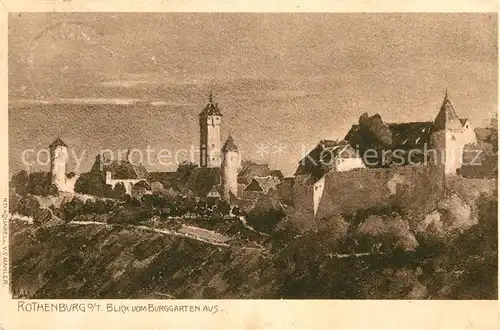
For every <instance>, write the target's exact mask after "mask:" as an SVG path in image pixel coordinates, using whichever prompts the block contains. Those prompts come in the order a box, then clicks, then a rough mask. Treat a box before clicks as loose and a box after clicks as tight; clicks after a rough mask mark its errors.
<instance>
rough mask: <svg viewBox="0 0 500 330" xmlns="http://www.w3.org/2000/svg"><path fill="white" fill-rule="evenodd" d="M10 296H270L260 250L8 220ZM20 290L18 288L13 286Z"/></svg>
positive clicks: (269, 274) (270, 271) (267, 267)
mask: <svg viewBox="0 0 500 330" xmlns="http://www.w3.org/2000/svg"><path fill="white" fill-rule="evenodd" d="M10 240H11V241H10V245H11V247H10V251H11V260H12V263H11V265H12V288H13V292H14V296H20V295H21V296H22V297H29V298H52V299H57V298H66V299H68V298H107V299H110V298H123V299H125V298H144V299H146V298H165V297H167V298H168V297H175V298H270V297H272V296H275V295H276V293H275V292H274V289H273V281H274V279H275V278H276V274H274V268H273V267H272V263H271V262H269V261H268V260H267V257H266V253H265V252H264V251H262V250H257V249H245V248H235V247H231V248H227V247H217V246H212V245H210V244H206V243H202V242H198V241H196V240H192V239H185V238H181V237H172V236H167V235H162V234H158V233H153V232H148V231H144V230H139V229H133V228H124V227H119V226H81V225H80V226H77V225H71V224H66V225H61V226H56V227H50V228H38V229H35V228H33V227H32V226H29V225H24V224H22V223H20V222H13V223H12V224H11V238H10ZM20 288H22V290H21V291H20Z"/></svg>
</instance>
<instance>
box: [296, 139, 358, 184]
mask: <svg viewBox="0 0 500 330" xmlns="http://www.w3.org/2000/svg"><path fill="white" fill-rule="evenodd" d="M356 157H357V155H356V151H355V150H354V148H353V147H352V146H351V145H349V143H348V142H347V141H332V140H321V141H320V142H319V143H318V144H317V145H316V147H315V148H314V149H313V150H311V151H310V152H309V154H307V156H306V157H304V158H302V159H301V160H300V162H299V167H298V168H297V170H296V172H295V175H303V174H310V175H313V176H314V177H316V178H319V177H321V176H323V175H324V174H325V173H326V172H328V171H329V170H330V169H331V168H332V166H333V165H335V161H334V159H337V158H356Z"/></svg>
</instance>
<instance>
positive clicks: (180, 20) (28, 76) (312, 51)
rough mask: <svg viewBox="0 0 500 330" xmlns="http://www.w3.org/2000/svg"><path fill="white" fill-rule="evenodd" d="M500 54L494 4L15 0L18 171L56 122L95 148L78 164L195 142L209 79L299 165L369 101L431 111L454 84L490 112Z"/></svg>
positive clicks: (243, 121) (419, 116)
mask: <svg viewBox="0 0 500 330" xmlns="http://www.w3.org/2000/svg"><path fill="white" fill-rule="evenodd" d="M402 16H404V19H401V18H402ZM145 18H147V19H145ZM394 26H398V29H397V30H395V29H394ZM201 27H203V28H201ZM185 35H189V36H190V38H189V39H187V38H185V37H184V36H185ZM26 36H29V37H28V38H26ZM497 57H498V55H497V17H496V15H495V14H384V15H381V14H298V15H297V14H294V15H292V14H187V13H186V14H173V13H172V14H167V13H162V14H150V13H148V14H137V13H136V14H127V13H112V14H111V13H109V14H108V13H100V14H83V13H79V14H69V13H68V14H51V13H32V14H24V13H23V14H10V16H9V162H10V169H9V171H10V172H11V173H15V172H17V171H19V170H21V169H25V167H24V166H23V164H22V163H21V161H20V160H21V159H20V155H21V152H22V151H23V150H25V149H28V148H33V149H42V148H47V146H48V144H50V143H51V142H52V141H53V140H54V139H55V138H56V137H57V136H60V137H61V138H62V139H63V140H64V141H65V142H66V143H67V144H68V145H69V146H70V148H74V149H75V150H76V151H77V153H81V152H82V151H84V150H85V158H84V160H83V161H84V162H83V164H82V168H81V169H80V170H79V171H80V172H84V171H86V170H88V169H89V168H90V166H91V165H92V163H93V161H94V159H95V158H94V157H95V155H96V154H97V153H98V151H99V149H103V148H110V149H126V148H137V149H145V148H146V147H147V146H150V147H151V148H153V149H156V150H159V149H163V148H170V149H172V150H176V149H180V148H189V146H191V145H192V146H197V145H198V140H199V135H198V134H199V129H198V118H197V115H198V113H199V112H200V111H201V109H202V108H203V107H204V106H205V104H206V102H207V100H208V94H209V93H210V92H211V91H212V92H213V93H214V96H215V101H216V102H218V103H219V106H220V108H221V109H222V113H223V122H222V140H225V138H226V137H227V135H228V134H229V132H231V135H232V136H233V137H234V139H235V141H236V143H237V144H238V147H239V148H240V149H241V152H242V155H243V156H244V157H246V158H248V159H252V160H255V161H260V162H267V163H270V165H271V166H272V167H276V168H279V169H281V170H283V172H284V173H285V174H286V175H290V174H292V173H293V171H294V169H295V168H296V165H297V162H298V161H299V160H300V158H301V156H302V155H301V149H302V147H303V146H306V149H307V146H309V147H312V146H313V145H314V144H315V143H316V142H317V141H318V140H321V139H341V138H343V137H344V135H345V134H346V133H347V131H348V129H349V128H350V127H351V125H353V124H356V123H357V121H358V118H359V116H360V115H361V114H362V113H364V112H368V113H369V114H370V115H373V114H375V113H379V114H380V115H381V116H382V118H383V119H384V120H385V121H387V122H406V121H428V120H429V121H431V120H433V119H434V118H435V116H436V114H437V112H438V110H439V106H440V105H441V102H442V99H443V96H444V92H445V90H448V93H449V96H450V99H451V101H452V103H453V105H454V107H455V109H456V112H457V113H458V114H459V115H460V116H464V117H468V118H470V119H471V120H472V122H474V123H475V124H476V125H481V124H482V123H483V122H484V121H487V120H488V118H489V117H490V116H491V115H492V114H494V113H496V112H497V99H496V98H497V97H496V94H497V89H498V85H497ZM135 101H137V102H138V104H133V102H135ZM116 103H118V104H116ZM127 103H132V104H127ZM90 105H92V106H90ZM69 112H72V113H71V114H69ZM82 127H84V128H82ZM33 136H36V139H33ZM280 144H282V145H284V146H287V149H286V150H285V151H286V152H282V153H277V152H273V151H277V150H276V147H278V146H279V145H280ZM259 145H269V153H268V154H265V155H259V154H258V149H259V148H258V146H259ZM306 151H307V150H306ZM195 160H196V159H195ZM146 165H147V164H146ZM47 168H48V167H45V168H44V167H38V168H37V167H34V168H33V170H37V169H40V170H47ZM69 168H70V169H71V163H70V165H69ZM148 169H150V170H160V171H161V170H175V165H174V166H172V167H171V168H161V167H155V166H150V167H149V168H148Z"/></svg>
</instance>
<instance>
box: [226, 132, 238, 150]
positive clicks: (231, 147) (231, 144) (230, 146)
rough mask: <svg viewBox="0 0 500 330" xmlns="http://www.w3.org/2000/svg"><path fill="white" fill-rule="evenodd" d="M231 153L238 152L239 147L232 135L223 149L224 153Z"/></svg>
mask: <svg viewBox="0 0 500 330" xmlns="http://www.w3.org/2000/svg"><path fill="white" fill-rule="evenodd" d="M230 151H236V152H238V147H237V146H236V144H235V143H234V139H233V137H232V136H231V135H229V136H228V137H227V140H226V143H224V146H223V147H222V152H230Z"/></svg>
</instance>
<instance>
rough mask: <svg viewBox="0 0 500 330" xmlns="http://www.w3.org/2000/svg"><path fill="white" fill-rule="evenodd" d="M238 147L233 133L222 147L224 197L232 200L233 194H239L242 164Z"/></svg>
mask: <svg viewBox="0 0 500 330" xmlns="http://www.w3.org/2000/svg"><path fill="white" fill-rule="evenodd" d="M239 156H240V155H239V151H238V147H237V146H236V144H235V143H234V140H233V138H232V136H231V135H229V137H228V138H227V140H226V142H225V143H224V146H223V147H222V178H221V183H222V196H221V197H222V199H223V200H225V201H228V202H229V201H230V197H231V194H233V195H234V196H236V197H237V196H238V168H239V166H240V157H239Z"/></svg>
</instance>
